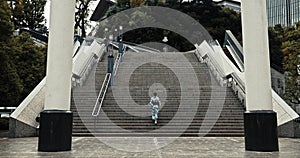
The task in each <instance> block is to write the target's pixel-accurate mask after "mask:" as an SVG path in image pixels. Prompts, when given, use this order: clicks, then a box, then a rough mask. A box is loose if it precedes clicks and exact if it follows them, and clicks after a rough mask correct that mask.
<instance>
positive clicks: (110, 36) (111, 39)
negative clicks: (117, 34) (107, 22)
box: [108, 35, 114, 54]
mask: <svg viewBox="0 0 300 158" xmlns="http://www.w3.org/2000/svg"><path fill="white" fill-rule="evenodd" d="M108 39H109V43H110V45H111V47H110V48H111V49H110V54H112V52H113V45H112V42H113V40H114V35H109V37H108Z"/></svg>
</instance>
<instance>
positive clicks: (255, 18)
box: [241, 0, 273, 111]
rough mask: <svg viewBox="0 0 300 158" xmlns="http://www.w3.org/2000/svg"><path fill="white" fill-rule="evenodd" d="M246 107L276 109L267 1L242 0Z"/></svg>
mask: <svg viewBox="0 0 300 158" xmlns="http://www.w3.org/2000/svg"><path fill="white" fill-rule="evenodd" d="M241 5H242V26H243V48H244V63H245V78H246V82H245V88H246V109H247V110H248V111H251V110H273V107H272V93H271V77H270V76H271V75H270V59H269V42H268V23H267V11H266V0H242V4H241Z"/></svg>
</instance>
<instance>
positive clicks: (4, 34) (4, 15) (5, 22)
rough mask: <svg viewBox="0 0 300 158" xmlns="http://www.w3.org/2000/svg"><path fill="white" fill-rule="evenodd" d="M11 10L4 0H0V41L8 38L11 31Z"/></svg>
mask: <svg viewBox="0 0 300 158" xmlns="http://www.w3.org/2000/svg"><path fill="white" fill-rule="evenodd" d="M10 18H11V11H10V9H9V6H8V3H7V1H6V0H0V42H5V41H7V40H9V38H10V37H11V35H12V33H13V24H12V23H11V20H10Z"/></svg>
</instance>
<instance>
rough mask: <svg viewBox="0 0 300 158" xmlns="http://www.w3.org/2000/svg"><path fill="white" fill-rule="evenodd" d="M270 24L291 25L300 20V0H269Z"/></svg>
mask: <svg viewBox="0 0 300 158" xmlns="http://www.w3.org/2000/svg"><path fill="white" fill-rule="evenodd" d="M267 7H268V22H269V26H275V25H277V24H281V25H282V26H290V25H293V24H295V23H296V22H298V21H300V0H267Z"/></svg>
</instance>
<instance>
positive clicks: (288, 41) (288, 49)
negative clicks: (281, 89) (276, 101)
mask: <svg viewBox="0 0 300 158" xmlns="http://www.w3.org/2000/svg"><path fill="white" fill-rule="evenodd" d="M299 24H300V23H298V24H297V25H296V27H295V28H292V27H290V28H287V29H286V33H285V36H284V42H283V44H282V48H283V52H284V54H285V57H284V61H283V66H284V70H285V71H286V72H287V73H286V94H285V97H286V99H288V100H289V101H291V102H293V103H297V104H299V103H300V76H299V74H298V71H297V66H298V65H300V25H299Z"/></svg>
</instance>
